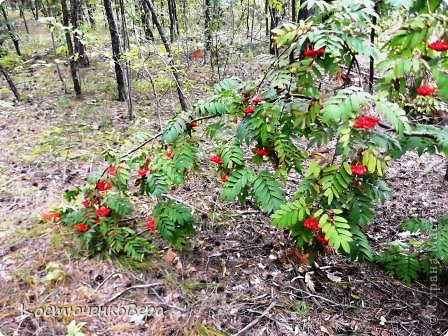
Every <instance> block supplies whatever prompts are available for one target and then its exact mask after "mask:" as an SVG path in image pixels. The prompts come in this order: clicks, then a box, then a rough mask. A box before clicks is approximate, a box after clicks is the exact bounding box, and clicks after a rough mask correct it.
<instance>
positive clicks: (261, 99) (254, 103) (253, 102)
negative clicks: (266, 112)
mask: <svg viewBox="0 0 448 336" xmlns="http://www.w3.org/2000/svg"><path fill="white" fill-rule="evenodd" d="M262 101H263V98H261V97H254V98H252V101H251V103H252V105H258V104H260V103H261V102H262Z"/></svg>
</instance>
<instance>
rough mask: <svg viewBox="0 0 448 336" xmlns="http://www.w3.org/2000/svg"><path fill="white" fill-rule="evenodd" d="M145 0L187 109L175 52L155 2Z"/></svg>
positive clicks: (181, 100)
mask: <svg viewBox="0 0 448 336" xmlns="http://www.w3.org/2000/svg"><path fill="white" fill-rule="evenodd" d="M144 1H145V2H146V5H147V6H148V8H149V10H150V11H151V14H152V18H153V21H154V24H155V25H156V28H157V31H158V32H159V35H160V38H161V39H162V42H163V45H164V47H165V50H166V53H167V54H168V58H169V65H170V67H171V72H172V74H173V76H174V80H175V81H176V87H177V95H178V97H179V102H180V106H181V108H182V110H183V111H187V110H188V106H187V101H186V99H185V96H184V93H183V91H182V85H181V83H180V76H179V72H178V71H177V68H176V65H175V64H174V60H173V54H172V52H171V47H170V44H169V43H168V40H167V39H166V36H165V33H164V32H163V28H162V25H161V24H160V21H159V18H158V17H157V12H156V9H155V7H154V5H153V3H152V2H151V0H144Z"/></svg>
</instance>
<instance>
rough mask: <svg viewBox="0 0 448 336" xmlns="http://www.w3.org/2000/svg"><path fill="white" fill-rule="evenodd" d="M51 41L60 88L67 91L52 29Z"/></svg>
mask: <svg viewBox="0 0 448 336" xmlns="http://www.w3.org/2000/svg"><path fill="white" fill-rule="evenodd" d="M47 3H48V0H47ZM51 42H52V44H53V57H54V63H55V64H56V70H57V72H58V76H59V80H60V81H61V83H62V89H63V90H64V93H67V85H65V80H64V77H62V73H61V68H60V67H59V63H58V59H57V57H58V55H57V53H56V41H55V40H54V33H53V31H51Z"/></svg>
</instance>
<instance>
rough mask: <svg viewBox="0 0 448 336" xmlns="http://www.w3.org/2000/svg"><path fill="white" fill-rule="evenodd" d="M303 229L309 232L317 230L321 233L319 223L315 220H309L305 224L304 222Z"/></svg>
mask: <svg viewBox="0 0 448 336" xmlns="http://www.w3.org/2000/svg"><path fill="white" fill-rule="evenodd" d="M303 227H304V228H305V229H308V230H316V231H319V230H320V227H319V222H318V221H317V219H315V218H307V219H305V222H303Z"/></svg>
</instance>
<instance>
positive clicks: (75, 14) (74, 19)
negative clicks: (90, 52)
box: [70, 0, 89, 68]
mask: <svg viewBox="0 0 448 336" xmlns="http://www.w3.org/2000/svg"><path fill="white" fill-rule="evenodd" d="M79 11H80V7H79V0H70V19H71V23H72V27H73V30H76V29H78V26H79V24H78V23H79ZM73 43H74V50H75V53H77V54H78V59H77V62H78V65H79V66H80V67H82V68H87V67H88V66H89V58H88V57H87V55H86V52H85V48H84V45H83V44H82V43H81V39H80V37H79V34H78V33H77V32H74V33H73Z"/></svg>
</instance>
